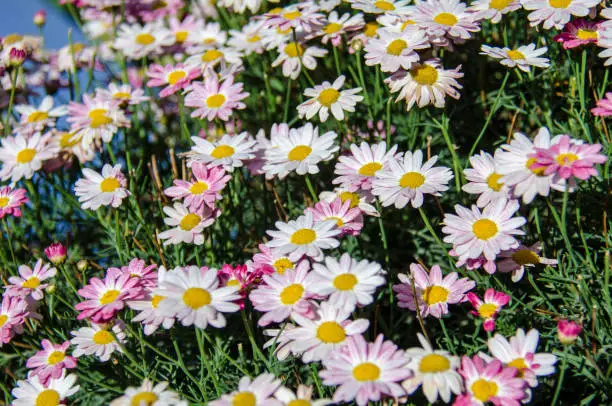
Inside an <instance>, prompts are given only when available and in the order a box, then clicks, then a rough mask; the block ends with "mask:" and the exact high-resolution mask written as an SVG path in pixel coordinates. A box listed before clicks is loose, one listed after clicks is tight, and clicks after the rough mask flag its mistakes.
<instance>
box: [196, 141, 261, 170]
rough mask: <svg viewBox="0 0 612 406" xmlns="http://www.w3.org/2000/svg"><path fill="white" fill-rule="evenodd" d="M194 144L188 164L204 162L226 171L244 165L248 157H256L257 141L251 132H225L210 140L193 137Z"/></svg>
mask: <svg viewBox="0 0 612 406" xmlns="http://www.w3.org/2000/svg"><path fill="white" fill-rule="evenodd" d="M191 140H192V141H193V142H194V144H195V145H194V146H193V147H191V153H190V155H189V163H188V165H190V166H193V164H194V163H202V164H206V165H208V166H222V167H223V168H224V169H225V170H226V171H228V172H233V170H234V168H239V167H241V166H243V165H244V161H246V160H247V159H252V158H255V154H254V147H255V144H256V143H257V142H256V141H255V140H254V139H252V137H251V136H249V133H247V132H243V133H240V134H238V135H229V134H224V135H223V136H222V137H221V139H219V140H217V141H214V142H210V141H208V140H206V139H204V138H201V137H191Z"/></svg>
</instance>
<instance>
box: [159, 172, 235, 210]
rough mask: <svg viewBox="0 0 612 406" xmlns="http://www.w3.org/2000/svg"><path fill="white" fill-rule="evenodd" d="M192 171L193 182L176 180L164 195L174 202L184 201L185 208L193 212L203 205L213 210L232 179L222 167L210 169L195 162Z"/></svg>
mask: <svg viewBox="0 0 612 406" xmlns="http://www.w3.org/2000/svg"><path fill="white" fill-rule="evenodd" d="M191 171H192V172H193V178H192V179H191V181H186V180H182V179H175V180H174V186H171V187H169V188H168V189H166V190H164V193H165V194H166V195H167V196H170V197H172V198H173V200H178V199H184V200H183V203H184V204H185V206H189V207H190V208H191V210H193V211H197V210H199V209H200V208H201V207H202V206H203V205H206V206H208V207H210V208H211V209H213V208H214V207H215V202H216V201H217V200H219V199H221V194H220V193H219V192H220V191H221V190H223V188H225V185H226V184H227V182H228V181H229V180H230V179H231V178H232V177H231V176H230V175H226V173H225V170H224V169H223V167H221V166H215V167H212V168H208V167H207V166H206V165H205V164H203V163H201V162H193V163H192V164H191Z"/></svg>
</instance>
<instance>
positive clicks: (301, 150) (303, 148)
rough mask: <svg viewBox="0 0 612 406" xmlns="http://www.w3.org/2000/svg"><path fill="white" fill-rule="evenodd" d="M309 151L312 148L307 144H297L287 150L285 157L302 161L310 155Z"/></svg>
mask: <svg viewBox="0 0 612 406" xmlns="http://www.w3.org/2000/svg"><path fill="white" fill-rule="evenodd" d="M321 93H322V92H321ZM311 152H312V148H310V147H309V146H308V145H298V146H297V147H293V149H292V150H291V151H289V154H287V158H289V160H290V161H303V160H304V159H306V158H307V157H308V156H309V155H310V153H311Z"/></svg>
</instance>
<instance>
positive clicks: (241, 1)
mask: <svg viewBox="0 0 612 406" xmlns="http://www.w3.org/2000/svg"><path fill="white" fill-rule="evenodd" d="M217 4H218V5H219V6H221V7H227V8H231V9H232V10H234V12H236V13H240V14H244V12H245V11H246V9H247V8H248V9H249V10H250V11H251V13H253V14H255V13H257V11H259V8H260V7H261V0H219V1H218V2H217Z"/></svg>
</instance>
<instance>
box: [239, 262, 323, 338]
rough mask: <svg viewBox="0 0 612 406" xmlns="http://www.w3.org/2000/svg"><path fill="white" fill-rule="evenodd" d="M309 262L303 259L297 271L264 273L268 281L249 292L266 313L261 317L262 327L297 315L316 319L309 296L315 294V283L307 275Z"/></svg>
mask: <svg viewBox="0 0 612 406" xmlns="http://www.w3.org/2000/svg"><path fill="white" fill-rule="evenodd" d="M309 268H310V266H309V264H308V262H307V261H303V262H300V264H299V265H298V266H297V268H296V270H295V271H285V272H284V273H283V274H282V275H280V274H271V275H264V276H263V281H264V283H263V284H261V285H259V286H258V287H257V288H256V289H254V290H253V291H252V292H251V294H250V295H249V299H250V300H251V302H252V303H253V307H254V308H255V310H257V311H260V312H264V314H263V316H261V318H260V319H259V322H258V324H259V325H260V326H267V325H268V324H270V323H280V322H282V321H284V320H286V319H287V318H289V317H290V316H292V315H293V314H299V315H303V316H304V317H308V318H312V317H313V316H314V312H313V309H312V305H311V303H310V301H309V299H311V298H313V297H314V295H313V293H312V292H311V290H310V288H311V286H312V283H311V282H310V279H309V278H307V275H308V269H309Z"/></svg>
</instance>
